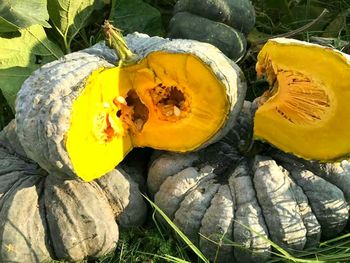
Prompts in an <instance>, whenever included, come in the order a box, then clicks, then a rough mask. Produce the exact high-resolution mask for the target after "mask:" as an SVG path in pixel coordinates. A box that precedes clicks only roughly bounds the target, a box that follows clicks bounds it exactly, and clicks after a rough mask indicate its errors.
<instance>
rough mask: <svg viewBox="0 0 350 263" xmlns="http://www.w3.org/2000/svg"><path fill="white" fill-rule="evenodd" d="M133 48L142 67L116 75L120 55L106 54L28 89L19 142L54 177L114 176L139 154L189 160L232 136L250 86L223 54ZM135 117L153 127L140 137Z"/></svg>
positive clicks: (132, 38)
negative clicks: (165, 153) (174, 154)
mask: <svg viewBox="0 0 350 263" xmlns="http://www.w3.org/2000/svg"><path fill="white" fill-rule="evenodd" d="M126 41H127V43H128V45H129V47H130V48H131V50H132V51H133V52H134V53H135V54H137V55H138V56H139V58H140V62H139V63H137V64H136V65H129V66H125V67H121V68H120V67H113V66H112V64H111V63H115V62H116V61H118V58H117V57H116V55H115V54H113V52H111V50H108V48H106V47H104V46H103V45H98V46H97V47H93V48H91V49H87V50H85V51H81V52H77V53H73V54H69V55H67V56H65V57H64V58H62V59H60V60H58V61H55V62H52V63H50V64H47V65H45V66H44V67H43V68H41V69H39V70H38V71H36V72H35V73H34V74H33V75H32V76H31V77H30V78H28V79H27V80H26V81H25V83H24V84H23V87H22V89H21V90H20V92H19V94H18V98H17V103H16V105H17V106H16V107H17V109H16V111H17V116H16V120H17V132H18V136H19V139H20V141H21V143H22V145H23V148H24V150H25V152H26V153H27V155H28V157H29V158H31V159H33V160H35V161H36V162H38V163H39V165H40V166H41V167H43V168H44V169H45V170H47V171H48V172H55V174H60V175H62V176H63V177H65V176H69V177H74V176H75V175H78V176H79V177H81V178H83V179H84V180H87V181H90V180H92V179H94V178H98V177H99V176H101V175H103V174H105V173H106V172H108V171H110V170H112V169H113V167H114V166H115V165H117V164H118V163H119V162H120V161H121V160H122V159H123V157H124V156H125V155H126V154H127V153H128V152H129V151H130V150H131V148H132V145H134V146H141V147H143V146H151V147H154V148H157V149H167V150H173V151H180V152H185V151H190V150H196V149H199V148H200V147H205V146H206V145H209V144H210V143H213V142H214V141H217V140H218V139H219V138H221V137H223V136H224V134H225V133H226V132H227V131H228V130H229V129H230V128H231V127H232V125H233V123H234V119H235V118H236V116H237V114H238V112H239V110H240V108H241V106H242V104H243V98H244V95H245V90H246V84H245V81H244V76H243V73H242V72H241V70H240V69H239V68H238V66H236V65H235V64H234V63H233V62H232V61H230V60H229V59H228V58H227V57H225V56H224V55H223V54H222V53H221V52H220V51H219V50H218V49H216V48H215V47H213V46H211V45H208V44H204V43H199V42H196V41H191V40H173V41H170V40H167V39H162V38H159V37H152V38H150V37H148V36H147V35H142V34H133V35H129V36H128V37H126ZM107 60H108V61H107ZM110 62H111V63H110ZM176 63H180V64H179V66H178V67H175V66H174V64H175V65H176ZM147 85H148V86H147ZM114 89H115V91H114ZM131 91H132V92H131ZM158 91H160V94H163V93H164V94H165V95H164V94H163V95H158V93H157V92H158ZM168 93H169V94H168ZM172 93H174V95H172ZM114 95H115V99H113V98H112V97H113V96H114ZM119 95H120V96H119ZM162 96H163V97H162ZM177 100H178V101H177ZM169 101H170V102H169ZM174 101H175V102H174ZM176 101H177V102H178V103H179V105H177V104H176V103H177V102H176ZM127 103H131V104H132V105H133V108H132V110H131V111H130V107H129V106H128V105H127ZM168 103H170V104H169V105H168ZM172 103H173V104H174V103H175V104H174V105H173V106H172ZM120 104H123V105H124V108H123V105H120ZM91 105H95V106H91ZM116 105H118V106H116ZM168 106H171V107H170V108H171V109H170V115H169V116H170V117H169V116H168V110H167V107H168ZM175 106H176V107H177V109H175ZM118 107H119V108H118ZM138 107H139V108H140V109H141V110H139V109H138ZM145 107H146V108H147V109H145ZM173 108H174V109H173ZM118 109H121V110H118ZM124 109H126V110H124ZM163 110H166V112H165V113H164V111H163ZM119 111H121V112H122V114H121V116H122V117H120V119H118V118H119V115H118V114H120V113H119ZM128 111H130V114H129V117H130V115H132V113H131V112H133V111H134V115H132V116H133V117H132V118H126V119H128V121H129V122H131V121H132V122H133V121H135V122H133V123H132V124H131V126H132V127H134V129H131V130H130V133H129V131H128V130H126V128H125V127H124V124H125V123H124V122H122V120H124V119H122V118H124V117H123V116H124V115H125V114H124V115H123V112H124V113H128ZM135 116H136V117H137V116H141V117H142V116H143V117H145V118H144V119H145V120H147V121H146V122H143V123H142V124H141V126H140V127H141V129H140V130H137V129H135V127H136V128H138V125H137V120H138V119H135V118H136V117H135ZM143 117H142V118H143ZM208 120H210V122H208ZM129 126H130V125H129ZM116 130H122V131H121V133H120V134H123V135H122V136H119V135H118V134H119V133H118V132H116ZM115 134H116V135H115ZM129 135H130V136H129ZM183 136H186V137H188V138H189V139H188V140H182V137H183ZM96 138H97V139H96ZM33 141H35V142H36V143H35V144H34V145H33V143H32V142H33ZM102 153H103V154H102ZM106 153H107V154H106Z"/></svg>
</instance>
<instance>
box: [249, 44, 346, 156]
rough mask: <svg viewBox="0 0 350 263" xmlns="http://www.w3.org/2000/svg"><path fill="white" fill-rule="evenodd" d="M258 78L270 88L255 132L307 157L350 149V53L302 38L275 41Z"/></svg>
mask: <svg viewBox="0 0 350 263" xmlns="http://www.w3.org/2000/svg"><path fill="white" fill-rule="evenodd" d="M256 70H257V75H258V77H265V78H266V79H267V81H268V82H269V85H270V89H269V90H268V91H266V92H265V93H264V94H263V95H262V96H261V97H260V98H259V99H258V104H259V108H258V110H257V111H256V113H255V117H254V136H255V138H257V139H262V140H265V141H268V142H270V143H271V144H273V145H275V146H276V147H278V148H280V149H281V150H283V151H286V152H291V153H293V154H295V155H297V156H300V157H303V158H305V159H315V160H324V161H326V160H333V159H337V158H340V157H342V156H345V155H347V154H348V153H350V139H349V138H350V119H349V118H348V116H349V113H350V112H349V109H350V108H349V101H350V81H349V76H350V57H349V56H348V55H346V54H343V53H341V52H339V51H337V50H333V49H331V48H328V47H323V46H319V45H315V44H310V43H307V42H302V41H298V40H292V39H286V38H276V39H271V40H269V41H268V42H267V43H266V44H265V46H264V47H263V48H262V50H261V51H260V53H259V55H258V62H257V65H256Z"/></svg>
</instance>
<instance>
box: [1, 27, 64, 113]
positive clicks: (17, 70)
mask: <svg viewBox="0 0 350 263" xmlns="http://www.w3.org/2000/svg"><path fill="white" fill-rule="evenodd" d="M62 55H63V53H62V51H61V50H60V49H59V48H58V47H57V46H56V45H55V44H54V43H53V42H51V41H50V40H49V39H48V38H47V36H46V34H45V31H44V28H43V27H42V26H39V25H35V26H31V27H29V28H24V29H21V30H20V31H19V34H18V35H16V34H13V36H12V37H9V36H8V35H7V37H6V38H5V37H0V89H1V91H2V93H3V95H4V97H5V98H6V100H7V102H8V104H9V105H10V107H11V108H12V109H14V102H15V98H16V94H17V91H18V90H19V88H20V87H21V85H22V83H23V81H24V80H25V79H26V78H27V77H28V76H29V75H30V74H31V73H32V72H33V71H34V70H36V69H37V68H39V67H40V66H42V65H43V64H45V63H47V62H50V61H52V60H55V59H57V58H59V57H61V56H62Z"/></svg>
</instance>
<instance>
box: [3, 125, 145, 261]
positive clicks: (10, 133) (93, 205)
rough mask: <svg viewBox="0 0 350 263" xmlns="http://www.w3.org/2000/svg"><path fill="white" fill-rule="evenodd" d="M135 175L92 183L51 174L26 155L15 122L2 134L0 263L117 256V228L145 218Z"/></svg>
mask: <svg viewBox="0 0 350 263" xmlns="http://www.w3.org/2000/svg"><path fill="white" fill-rule="evenodd" d="M132 176H133V175H132V174H131V175H129V174H127V173H125V172H124V171H123V170H121V169H119V168H118V169H115V170H112V171H111V172H109V173H108V174H106V175H105V176H103V177H101V178H100V179H98V180H95V181H92V182H83V181H81V180H72V179H70V178H66V179H63V178H62V177H58V176H56V175H55V173H51V174H48V173H47V172H46V171H44V170H43V169H41V168H40V167H39V166H38V165H37V164H36V163H35V162H33V161H31V160H30V159H28V158H27V157H26V156H25V152H24V150H23V148H22V147H21V144H20V142H19V140H18V138H17V135H16V133H15V122H11V123H10V124H9V125H8V126H7V127H6V128H5V129H4V130H3V131H1V133H0V261H1V262H23V263H32V262H33V263H39V262H48V261H50V260H52V259H58V260H65V261H77V260H82V259H84V258H90V257H91V258H95V257H100V256H103V255H105V254H107V253H110V252H112V251H114V249H115V247H116V244H117V241H118V233H119V228H118V224H119V226H120V227H124V228H126V227H133V226H137V225H140V224H142V223H143V221H144V219H145V217H146V204H145V202H144V201H143V198H142V196H141V194H140V191H139V189H138V185H137V184H136V183H135V182H134V181H133V179H132ZM116 220H117V222H118V224H117V222H116Z"/></svg>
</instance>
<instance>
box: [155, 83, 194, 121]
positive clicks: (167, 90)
mask: <svg viewBox="0 0 350 263" xmlns="http://www.w3.org/2000/svg"><path fill="white" fill-rule="evenodd" d="M149 95H150V97H151V99H152V102H153V104H154V106H155V107H154V108H155V111H156V114H157V115H158V118H159V119H160V120H165V121H170V122H176V121H178V120H180V119H183V118H185V117H186V116H187V114H188V113H189V112H190V102H189V98H188V96H186V95H185V93H184V91H182V90H181V89H180V88H178V87H176V86H165V85H163V84H161V83H160V84H158V85H157V86H155V87H154V88H151V89H150V90H149Z"/></svg>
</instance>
